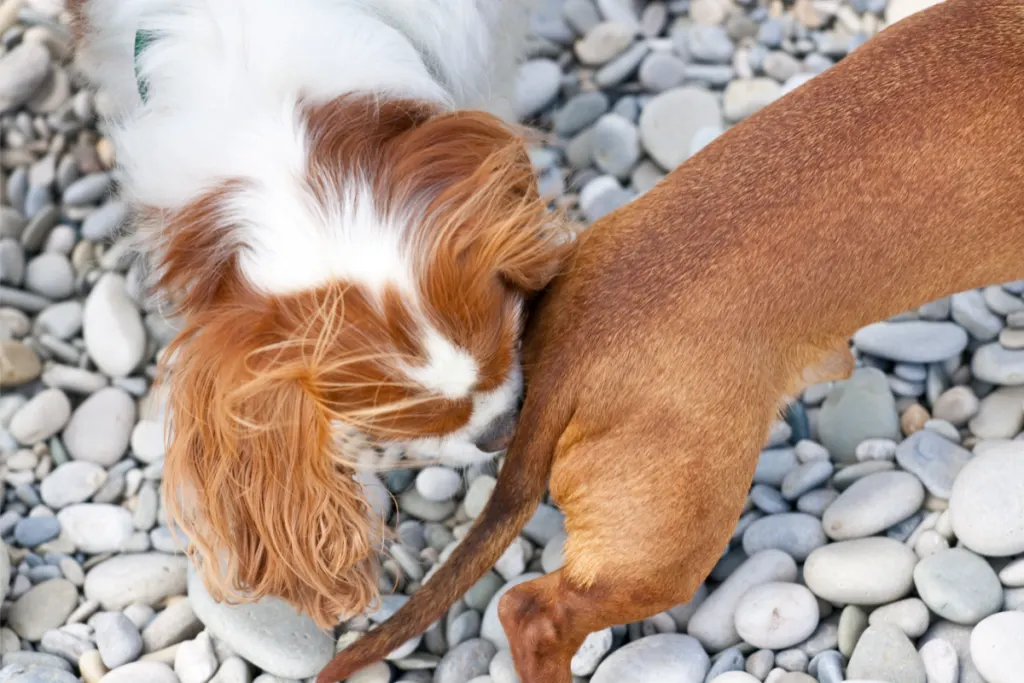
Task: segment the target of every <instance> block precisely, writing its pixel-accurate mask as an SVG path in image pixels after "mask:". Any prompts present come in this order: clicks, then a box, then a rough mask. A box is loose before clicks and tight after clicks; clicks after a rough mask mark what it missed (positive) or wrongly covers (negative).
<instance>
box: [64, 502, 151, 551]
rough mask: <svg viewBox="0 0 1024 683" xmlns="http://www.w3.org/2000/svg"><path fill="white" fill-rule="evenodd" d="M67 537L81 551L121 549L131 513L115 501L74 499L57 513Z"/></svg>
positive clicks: (128, 532) (126, 535) (126, 541)
mask: <svg viewBox="0 0 1024 683" xmlns="http://www.w3.org/2000/svg"><path fill="white" fill-rule="evenodd" d="M57 519H58V520H60V525H61V528H62V530H63V532H64V534H65V535H66V536H67V538H68V540H70V541H71V542H72V543H74V544H75V547H76V548H77V549H78V550H80V551H82V552H85V553H90V554H99V553H109V552H116V551H118V550H123V549H124V548H125V546H126V544H127V543H128V539H129V538H130V537H131V535H132V531H133V528H132V515H131V513H130V512H128V511H127V510H125V509H124V508H122V507H118V506H117V505H106V504H100V503H76V504H74V505H69V506H67V507H65V508H64V509H63V510H61V511H60V512H58V513H57Z"/></svg>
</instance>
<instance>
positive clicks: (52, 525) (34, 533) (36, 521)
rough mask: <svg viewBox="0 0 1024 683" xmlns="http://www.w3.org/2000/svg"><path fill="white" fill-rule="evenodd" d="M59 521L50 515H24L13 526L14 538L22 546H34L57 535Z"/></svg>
mask: <svg viewBox="0 0 1024 683" xmlns="http://www.w3.org/2000/svg"><path fill="white" fill-rule="evenodd" d="M59 533H60V522H58V521H57V518H56V517H52V516H50V515H39V516H32V517H25V518H24V519H22V520H21V521H20V522H18V524H17V526H15V527H14V540H15V541H16V542H17V543H18V545H20V546H21V547H23V548H35V547H36V546H37V545H40V544H42V543H46V542H47V541H49V540H52V539H54V538H56V537H57V535H58V534H59Z"/></svg>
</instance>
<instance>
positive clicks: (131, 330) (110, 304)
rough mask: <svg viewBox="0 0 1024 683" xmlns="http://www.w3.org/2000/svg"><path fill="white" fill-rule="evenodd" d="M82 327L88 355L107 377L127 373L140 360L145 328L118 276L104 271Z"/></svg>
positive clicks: (121, 375)
mask: <svg viewBox="0 0 1024 683" xmlns="http://www.w3.org/2000/svg"><path fill="white" fill-rule="evenodd" d="M82 326H83V332H84V336H85V347H86V350H87V351H88V352H89V357H90V358H92V360H93V362H95V363H96V365H97V367H99V369H100V370H102V371H103V372H104V373H105V374H107V375H109V376H110V377H124V376H126V375H128V374H129V373H131V372H132V370H134V369H135V367H136V366H137V365H138V364H139V362H140V361H141V360H142V356H143V354H144V353H145V349H146V331H145V328H144V327H143V325H142V318H141V317H140V316H139V311H138V309H137V308H136V307H135V304H134V303H133V302H132V300H131V299H130V298H129V296H128V294H127V290H126V285H125V280H124V278H123V277H121V276H120V275H117V274H115V273H106V274H105V275H103V276H102V277H101V278H100V279H99V281H98V282H97V283H96V286H95V287H93V290H92V292H90V293H89V296H88V298H87V299H86V300H85V310H84V313H83V322H82Z"/></svg>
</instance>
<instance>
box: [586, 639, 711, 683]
mask: <svg viewBox="0 0 1024 683" xmlns="http://www.w3.org/2000/svg"><path fill="white" fill-rule="evenodd" d="M709 666H710V660H709V659H708V655H707V653H706V652H704V649H703V648H702V647H701V646H700V643H699V642H697V640H696V639H694V638H691V637H690V636H684V635H682V634H679V633H659V634H657V635H653V636H648V637H646V638H641V639H640V640H635V641H633V642H632V643H629V644H628V645H625V646H623V647H621V648H619V649H618V650H616V651H615V652H613V653H612V654H611V655H609V656H608V657H607V658H605V660H604V661H603V662H601V664H600V666H598V667H597V671H595V672H594V675H593V676H592V677H591V679H590V683H622V681H629V682H630V683H703V682H704V676H705V675H706V674H707V671H708V668H709Z"/></svg>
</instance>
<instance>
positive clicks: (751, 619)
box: [735, 582, 819, 650]
mask: <svg viewBox="0 0 1024 683" xmlns="http://www.w3.org/2000/svg"><path fill="white" fill-rule="evenodd" d="M818 616H819V613H818V601H817V598H815V597H814V594H813V593H811V591H809V590H807V589H806V588H805V587H803V586H801V585H799V584H796V583H783V582H772V583H765V584H762V585H760V586H755V587H754V588H751V589H750V590H749V591H747V592H746V593H745V594H744V595H743V596H742V597H741V598H740V600H739V603H737V605H736V617H735V623H736V631H737V633H739V635H740V637H741V638H743V640H744V641H746V642H747V643H750V644H751V645H753V646H754V647H758V648H769V649H772V650H781V649H785V648H788V647H793V646H794V645H796V644H798V643H801V642H803V641H804V640H805V639H806V638H807V637H808V636H810V635H811V634H812V633H814V629H815V628H817V626H818Z"/></svg>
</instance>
